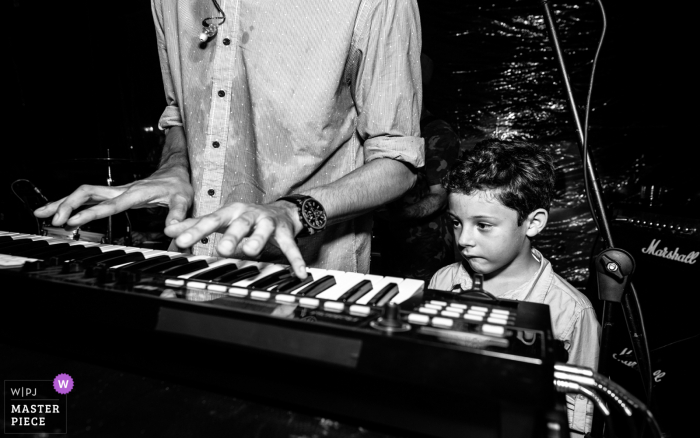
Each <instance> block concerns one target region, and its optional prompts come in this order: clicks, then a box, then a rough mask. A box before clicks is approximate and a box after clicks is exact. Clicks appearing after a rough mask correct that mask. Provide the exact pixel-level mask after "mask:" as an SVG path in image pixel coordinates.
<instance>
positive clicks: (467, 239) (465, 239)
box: [457, 230, 474, 248]
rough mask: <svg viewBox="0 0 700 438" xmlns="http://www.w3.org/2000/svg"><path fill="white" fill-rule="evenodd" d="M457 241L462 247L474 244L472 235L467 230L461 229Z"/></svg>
mask: <svg viewBox="0 0 700 438" xmlns="http://www.w3.org/2000/svg"><path fill="white" fill-rule="evenodd" d="M457 243H458V244H459V246H461V247H463V248H464V247H467V246H474V237H473V236H472V235H471V233H469V232H467V230H462V232H461V233H460V235H459V239H457Z"/></svg>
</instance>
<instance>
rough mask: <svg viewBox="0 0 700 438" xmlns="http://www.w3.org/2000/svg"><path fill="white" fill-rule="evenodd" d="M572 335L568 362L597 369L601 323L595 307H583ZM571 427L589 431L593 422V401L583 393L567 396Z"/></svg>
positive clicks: (576, 429)
mask: <svg viewBox="0 0 700 438" xmlns="http://www.w3.org/2000/svg"><path fill="white" fill-rule="evenodd" d="M577 314H578V318H576V323H575V324H573V327H572V333H571V336H570V340H571V341H570V345H569V346H568V348H567V350H568V353H569V360H568V363H569V364H572V365H578V366H583V367H588V368H590V369H592V370H596V369H597V367H598V355H599V352H600V347H599V342H598V340H599V339H600V324H599V323H598V320H597V319H596V316H595V311H594V310H593V308H590V307H589V308H585V309H581V310H580V311H578V312H577ZM566 405H567V411H568V414H569V427H570V428H571V429H572V430H573V431H577V432H582V433H584V432H589V431H590V430H591V425H592V422H593V403H592V402H591V401H590V400H588V399H587V398H586V397H584V396H582V395H567V396H566Z"/></svg>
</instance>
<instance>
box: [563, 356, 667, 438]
mask: <svg viewBox="0 0 700 438" xmlns="http://www.w3.org/2000/svg"><path fill="white" fill-rule="evenodd" d="M554 387H555V389H556V390H557V391H559V392H562V393H578V394H582V395H584V396H586V397H588V398H589V399H590V400H591V401H592V402H593V404H594V406H596V407H597V408H598V409H599V411H600V412H601V413H602V414H603V415H605V416H606V420H608V419H609V417H610V410H609V409H608V408H607V407H605V404H604V403H602V399H603V398H604V399H605V400H606V401H607V402H608V403H609V404H611V405H613V406H615V407H617V408H618V409H619V410H620V411H621V412H622V413H623V414H624V416H625V418H626V419H627V422H628V424H629V427H630V429H631V432H632V434H631V436H638V435H637V433H636V428H635V426H634V421H632V419H633V416H634V413H635V412H639V413H641V414H642V415H644V417H645V419H646V424H648V425H649V426H650V429H651V431H652V433H653V435H654V437H657V438H661V437H662V436H663V434H662V432H661V429H660V427H659V424H658V423H657V422H656V418H654V414H652V412H651V411H650V410H649V408H648V407H647V406H646V405H645V404H644V403H642V402H641V401H640V400H639V399H637V398H636V397H635V396H633V395H632V394H631V393H630V392H629V391H627V390H626V389H624V388H622V387H621V386H620V385H618V384H617V383H615V382H613V381H612V380H610V379H609V378H607V377H605V376H603V375H601V374H599V373H597V372H595V371H593V370H591V369H589V368H584V367H578V366H573V365H568V364H562V363H557V364H555V365H554ZM591 392H592V393H593V395H592V396H591V395H589V393H591ZM610 431H611V430H608V432H610Z"/></svg>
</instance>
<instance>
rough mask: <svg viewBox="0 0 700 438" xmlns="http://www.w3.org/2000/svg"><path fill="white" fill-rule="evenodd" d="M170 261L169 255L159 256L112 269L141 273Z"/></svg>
mask: <svg viewBox="0 0 700 438" xmlns="http://www.w3.org/2000/svg"><path fill="white" fill-rule="evenodd" d="M170 260H172V257H171V256H169V255H167V254H159V255H156V256H154V257H148V258H146V260H141V261H140V262H134V263H127V264H124V265H121V266H112V269H113V270H115V271H140V270H143V269H146V268H150V267H151V266H155V265H158V264H161V263H163V262H168V261H170Z"/></svg>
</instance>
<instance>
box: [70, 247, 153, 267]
mask: <svg viewBox="0 0 700 438" xmlns="http://www.w3.org/2000/svg"><path fill="white" fill-rule="evenodd" d="M110 252H115V251H110ZM142 260H146V257H145V256H144V255H143V253H142V252H139V251H134V252H129V253H126V254H122V255H115V256H114V257H111V258H108V259H105V260H103V261H101V262H99V263H98V264H97V266H100V267H103V268H111V267H112V266H117V265H123V264H124V263H130V262H140V261H142ZM83 263H84V262H83Z"/></svg>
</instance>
